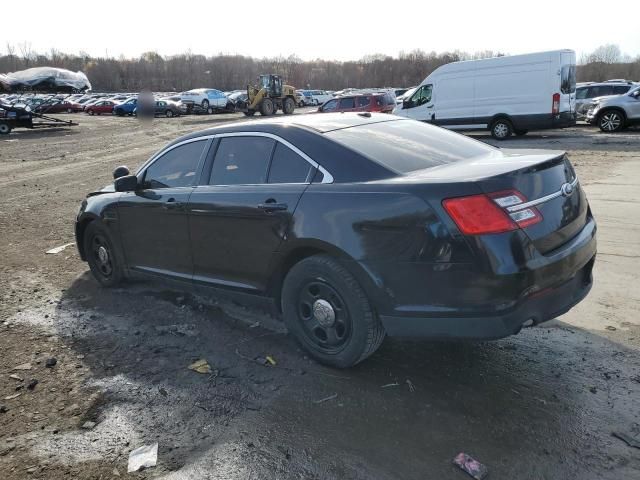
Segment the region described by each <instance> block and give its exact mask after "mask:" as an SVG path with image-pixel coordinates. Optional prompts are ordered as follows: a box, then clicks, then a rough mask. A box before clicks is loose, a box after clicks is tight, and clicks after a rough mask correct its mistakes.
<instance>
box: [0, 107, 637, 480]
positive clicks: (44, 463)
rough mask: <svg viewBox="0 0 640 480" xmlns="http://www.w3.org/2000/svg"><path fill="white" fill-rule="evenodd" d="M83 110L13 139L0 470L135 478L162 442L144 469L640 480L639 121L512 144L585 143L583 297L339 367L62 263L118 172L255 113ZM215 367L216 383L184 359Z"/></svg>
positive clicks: (241, 310) (190, 306)
mask: <svg viewBox="0 0 640 480" xmlns="http://www.w3.org/2000/svg"><path fill="white" fill-rule="evenodd" d="M77 118H78V120H79V121H80V126H78V127H75V128H71V129H68V130H65V129H60V130H48V131H44V130H42V131H29V130H16V131H15V132H14V133H12V134H11V135H9V136H7V137H2V138H0V299H1V300H0V301H1V303H0V352H2V355H0V375H1V378H2V381H1V382H0V412H2V413H0V478H2V479H3V480H13V479H25V478H33V479H47V480H55V479H63V478H64V479H68V478H74V479H75V478H77V479H109V478H121V477H126V476H127V475H128V474H127V473H126V470H127V458H128V455H129V452H130V451H131V450H132V449H134V448H136V447H138V446H140V445H144V444H150V443H154V442H158V444H159V455H158V465H157V466H156V467H154V468H151V469H148V470H145V471H143V472H141V473H136V474H130V476H131V477H132V478H163V479H263V478H274V479H275V478H281V479H285V478H286V479H289V478H291V479H294V478H295V479H307V478H311V479H346V478H349V479H396V478H399V479H424V478H438V479H461V480H462V479H464V478H466V477H465V475H464V474H463V473H462V472H461V471H459V470H457V469H456V467H454V466H453V465H452V464H451V460H452V458H453V457H454V456H455V455H456V454H457V453H459V452H461V451H464V452H466V453H469V454H470V455H472V456H473V457H475V458H477V459H478V460H479V461H481V462H482V463H484V464H486V465H487V466H488V468H489V471H490V478H495V479H499V478H518V479H539V478H543V479H557V478H581V479H594V480H595V479H616V480H618V479H627V478H628V479H634V478H635V479H637V478H640V474H639V473H638V472H640V450H638V449H636V448H631V447H629V446H627V445H626V444H625V443H624V442H622V441H621V440H619V439H618V438H615V437H613V436H612V433H613V432H622V433H626V434H627V435H630V436H632V437H633V436H635V437H637V438H640V418H639V414H640V356H639V355H638V351H639V349H640V319H639V318H638V315H637V312H638V311H639V310H640V288H639V287H638V280H639V279H638V271H639V270H640V269H639V267H640V261H639V254H638V252H639V251H640V221H639V220H638V218H640V216H639V215H638V203H639V202H640V132H639V131H637V130H635V131H634V130H629V131H627V132H624V133H622V134H618V135H608V134H602V133H600V132H599V131H596V129H594V128H591V127H586V126H581V127H576V128H571V129H566V130H562V131H553V132H541V133H539V132H532V133H531V134H530V135H527V136H526V137H523V138H518V139H513V140H510V141H508V142H504V143H501V144H500V145H501V146H508V147H509V148H517V147H523V148H552V149H563V150H567V151H568V152H569V154H570V156H571V158H572V161H573V163H574V165H575V166H576V170H577V171H578V175H579V177H580V179H581V183H582V184H583V186H585V188H586V190H587V193H588V195H589V199H590V202H591V205H592V209H593V211H594V214H595V216H596V219H597V221H598V225H599V232H598V241H599V252H598V260H597V262H596V268H595V286H594V288H593V290H592V292H591V294H590V295H589V297H587V299H586V300H585V301H584V302H583V303H581V304H580V305H579V306H577V307H576V308H575V309H574V310H572V311H571V312H569V313H568V314H566V315H564V316H562V317H560V318H559V319H556V320H553V321H551V322H548V323H545V324H544V325H542V326H539V327H535V328H530V329H527V330H524V331H523V332H522V333H520V334H519V335H517V336H514V337H510V338H507V339H503V340H500V341H496V342H488V343H449V342H437V343H436V342H425V341H419V342H418V341H416V342H406V341H398V340H393V339H392V340H389V339H387V341H386V342H385V343H384V345H383V346H382V348H381V349H380V350H379V351H378V353H376V354H375V355H374V356H373V357H372V358H371V359H370V360H368V361H366V362H365V363H364V364H362V365H359V366H357V367H355V368H353V369H349V370H344V371H336V370H332V369H329V368H325V367H323V366H321V365H318V364H316V363H314V362H313V361H311V360H309V359H307V358H306V357H305V355H304V352H302V351H300V349H298V347H297V346H296V344H295V343H294V342H293V341H292V340H291V339H290V338H289V337H287V335H286V334H285V333H284V332H283V329H282V327H281V324H280V323H279V321H278V320H277V319H274V318H272V317H271V316H269V314H267V313H265V312H263V311H261V310H260V309H259V308H257V307H255V306H249V305H240V304H238V303H235V302H233V301H231V300H229V299H224V298H213V297H208V298H202V297H195V296H193V295H190V294H188V293H185V292H178V291H173V290H167V289H166V287H165V286H163V285H160V284H153V283H142V282H136V283H130V284H128V285H126V287H125V288H121V289H114V290H105V289H101V288H99V287H98V286H97V284H96V282H94V281H93V279H92V278H91V277H90V275H89V274H88V269H87V266H86V264H85V263H83V262H81V261H80V259H79V258H78V255H77V252H76V251H75V247H74V246H73V245H71V246H69V247H68V248H66V249H65V250H63V251H62V252H61V253H59V254H57V255H45V253H44V252H45V251H46V250H48V249H50V248H52V247H56V246H59V245H64V244H67V243H70V242H73V219H74V216H75V213H76V211H77V209H78V207H79V205H80V202H81V200H82V198H83V197H84V195H85V194H86V193H87V192H89V191H91V190H93V189H95V188H98V187H101V186H103V185H106V184H107V183H109V181H110V179H111V172H112V170H113V168H114V167H116V166H118V165H121V164H126V165H128V166H129V167H131V168H135V167H137V166H138V165H139V164H140V163H142V162H143V161H144V160H145V159H146V158H147V157H148V156H149V155H151V154H152V153H153V152H154V151H156V150H157V149H159V148H160V147H161V146H162V145H163V144H165V143H166V142H168V141H170V140H172V139H174V138H175V137H177V136H178V135H181V134H183V133H187V132H191V131H195V130H199V129H202V128H206V127H207V126H209V125H211V124H215V123H219V122H223V121H230V120H235V119H241V117H240V116H238V115H218V116H215V117H185V118H176V119H158V120H156V121H154V122H153V123H152V124H151V125H150V126H143V125H141V124H140V123H139V122H138V121H136V120H135V119H132V118H112V117H85V116H82V115H78V116H77ZM476 137H477V138H478V139H480V140H482V141H488V142H490V143H491V139H490V138H488V137H486V136H485V135H482V134H479V135H476ZM267 355H269V356H271V357H272V358H273V359H274V360H275V362H276V364H275V365H271V364H265V363H264V362H263V359H264V358H265V357H266V356H267ZM51 358H55V359H56V364H55V365H54V366H50V367H47V366H46V365H47V360H48V359H51ZM202 358H204V359H206V360H207V361H208V362H209V364H210V365H211V368H212V372H211V373H210V374H199V373H196V372H194V371H192V370H189V369H188V368H187V366H188V365H190V364H191V363H192V362H193V361H195V360H198V359H202ZM25 364H28V365H25ZM18 366H22V368H23V369H21V370H17V369H16V367H18ZM10 375H13V376H14V377H13V378H12V377H10ZM32 380H37V382H38V383H37V384H36V385H35V386H33V382H31V381H32ZM30 383H31V386H33V388H29V384H30ZM16 395H18V396H16ZM12 397H14V398H12ZM86 422H93V423H95V426H93V427H92V428H83V425H85V426H86V427H91V426H92V425H91V424H86Z"/></svg>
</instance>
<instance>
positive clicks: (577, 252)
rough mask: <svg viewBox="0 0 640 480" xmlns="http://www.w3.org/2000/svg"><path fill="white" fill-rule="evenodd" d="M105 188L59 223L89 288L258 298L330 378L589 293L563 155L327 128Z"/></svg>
mask: <svg viewBox="0 0 640 480" xmlns="http://www.w3.org/2000/svg"><path fill="white" fill-rule="evenodd" d="M114 177H116V178H115V181H114V184H113V185H110V186H108V187H106V188H104V189H103V190H101V191H97V192H94V193H91V194H90V195H89V196H88V197H87V198H86V199H85V200H84V201H83V202H82V205H81V208H80V211H79V213H78V215H77V218H76V223H75V233H76V242H77V247H78V250H79V253H80V256H81V258H82V259H83V260H85V261H87V262H88V264H89V268H90V270H91V272H92V273H93V275H94V277H95V278H96V280H97V281H98V282H99V283H100V284H102V285H103V286H105V287H112V286H115V285H118V284H120V283H121V282H122V281H123V280H125V279H126V278H127V277H129V276H133V275H136V276H137V275H141V276H147V277H155V278H164V279H167V280H171V281H173V282H175V283H176V284H178V285H181V286H182V287H181V288H186V289H194V290H196V289H197V290H199V291H200V290H202V291H206V292H210V291H213V290H215V289H224V290H226V291H232V292H235V293H237V294H242V295H247V294H250V295H255V296H259V297H262V298H263V299H265V300H266V301H268V302H271V303H272V305H273V307H274V308H275V309H277V310H278V311H279V312H280V313H281V315H282V318H283V320H284V322H285V324H286V326H287V328H288V330H289V332H290V333H291V334H292V335H293V336H294V337H295V338H296V339H297V340H298V342H299V343H300V344H301V345H302V346H303V347H304V348H305V349H306V350H307V351H308V352H309V353H310V354H311V355H312V356H313V357H314V358H315V359H316V360H318V361H320V362H322V363H325V364H327V365H330V366H334V367H350V366H352V365H355V364H357V363H358V362H361V361H362V360H364V359H366V358H367V357H369V356H370V355H372V354H373V353H374V352H375V351H376V349H377V348H378V347H379V346H380V344H381V343H382V341H383V339H384V338H385V336H386V335H390V336H400V337H423V338H456V339H476V340H477V339H480V340H486V339H497V338H501V337H505V336H508V335H513V334H516V333H518V332H519V331H520V330H521V329H522V328H523V327H526V326H531V325H535V324H539V323H542V322H545V321H547V320H550V319H552V318H555V317H556V316H558V315H561V314H563V313H565V312H567V311H568V310H569V309H571V308H572V307H573V306H574V305H576V304H577V303H578V302H580V301H581V300H582V299H583V298H584V297H585V296H586V295H587V293H588V292H589V290H590V288H591V286H592V269H593V265H594V261H595V255H596V223H595V220H594V218H593V215H592V213H591V209H590V208H589V203H588V201H587V197H586V195H585V192H584V190H583V189H582V187H581V184H580V182H579V180H578V177H577V176H576V173H575V171H574V169H573V166H572V165H571V162H570V160H569V158H568V157H567V155H566V154H565V153H564V152H562V151H545V150H508V149H497V148H494V147H492V146H489V145H486V144H484V143H481V142H479V141H476V140H473V139H471V138H468V137H465V136H463V135H460V134H457V133H454V132H451V131H448V130H444V129H442V128H439V127H436V126H433V125H428V124H424V123H422V122H417V121H414V120H410V119H403V118H399V117H395V116H391V115H387V114H377V113H373V114H372V113H368V112H367V113H338V114H330V113H327V114H324V115H305V116H303V115H300V116H295V117H284V118H282V117H281V118H277V119H276V118H273V119H268V120H266V121H261V122H242V123H236V124H228V125H223V126H219V127H215V128H212V129H209V130H204V131H201V132H197V133H192V134H189V135H186V136H183V137H181V138H178V139H176V140H174V141H173V142H171V143H169V144H168V145H167V146H165V147H164V148H162V149H161V150H160V151H159V152H158V153H156V154H155V155H153V156H152V157H151V158H150V159H149V160H148V161H147V162H146V163H144V164H143V165H142V166H141V167H140V168H139V169H138V170H137V171H136V172H135V173H132V174H130V173H129V171H128V169H127V168H125V167H120V168H118V169H117V170H116V172H114ZM211 289H213V290H211Z"/></svg>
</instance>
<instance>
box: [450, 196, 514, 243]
mask: <svg viewBox="0 0 640 480" xmlns="http://www.w3.org/2000/svg"><path fill="white" fill-rule="evenodd" d="M442 206H443V207H444V209H445V210H446V211H447V213H448V214H449V216H450V217H451V218H452V219H453V221H454V222H456V225H457V226H458V228H459V229H460V231H461V232H462V233H463V234H465V235H481V234H488V233H502V232H508V231H510V230H516V229H517V228H518V226H517V225H516V224H515V222H514V221H513V220H511V219H510V218H509V216H508V215H507V214H506V213H505V211H504V210H502V209H501V208H500V207H498V205H496V203H495V202H494V201H493V200H491V199H490V198H489V197H487V196H486V195H471V196H470V197H459V198H449V199H447V200H445V201H443V202H442Z"/></svg>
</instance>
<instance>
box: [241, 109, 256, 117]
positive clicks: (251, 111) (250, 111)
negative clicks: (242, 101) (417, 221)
mask: <svg viewBox="0 0 640 480" xmlns="http://www.w3.org/2000/svg"><path fill="white" fill-rule="evenodd" d="M255 114H256V111H255V110H247V111H246V112H244V116H245V117H253V116H254V115H255Z"/></svg>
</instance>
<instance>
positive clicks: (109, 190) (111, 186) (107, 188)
mask: <svg viewBox="0 0 640 480" xmlns="http://www.w3.org/2000/svg"><path fill="white" fill-rule="evenodd" d="M115 191H116V187H115V186H114V184H113V183H111V184H109V185H107V186H105V187H104V188H102V189H100V190H96V191H93V192H91V193H89V194H88V195H87V197H95V196H96V195H103V194H105V193H113V192H115Z"/></svg>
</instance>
